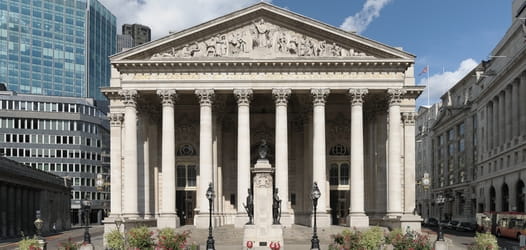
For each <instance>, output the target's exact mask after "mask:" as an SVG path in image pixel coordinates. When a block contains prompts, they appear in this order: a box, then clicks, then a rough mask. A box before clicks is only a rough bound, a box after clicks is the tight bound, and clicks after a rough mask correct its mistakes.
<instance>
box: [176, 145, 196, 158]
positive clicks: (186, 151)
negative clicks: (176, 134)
mask: <svg viewBox="0 0 526 250" xmlns="http://www.w3.org/2000/svg"><path fill="white" fill-rule="evenodd" d="M194 155H195V150H194V147H193V146H192V145H190V144H183V145H181V146H180V147H179V149H178V150H177V156H194Z"/></svg>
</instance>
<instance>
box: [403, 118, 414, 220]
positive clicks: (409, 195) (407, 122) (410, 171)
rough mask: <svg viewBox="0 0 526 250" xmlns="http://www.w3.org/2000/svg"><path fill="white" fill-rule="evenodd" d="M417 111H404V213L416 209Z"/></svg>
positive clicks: (410, 212) (411, 212)
mask: <svg viewBox="0 0 526 250" xmlns="http://www.w3.org/2000/svg"><path fill="white" fill-rule="evenodd" d="M415 117H416V114H415V112H404V113H402V120H403V121H404V135H405V138H404V169H405V171H404V173H405V175H404V194H405V197H404V201H405V203H404V213H405V214H413V211H414V209H415V185H416V184H415V179H416V176H415Z"/></svg>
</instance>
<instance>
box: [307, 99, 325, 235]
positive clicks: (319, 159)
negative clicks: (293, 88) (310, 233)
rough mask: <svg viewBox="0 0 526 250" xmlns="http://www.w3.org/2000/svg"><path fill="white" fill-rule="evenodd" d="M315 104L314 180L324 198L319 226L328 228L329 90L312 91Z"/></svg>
mask: <svg viewBox="0 0 526 250" xmlns="http://www.w3.org/2000/svg"><path fill="white" fill-rule="evenodd" d="M310 93H311V95H312V104H313V119H314V121H313V136H312V137H313V142H312V152H313V153H312V178H313V181H314V182H317V183H318V188H319V189H320V191H321V193H322V196H323V195H325V196H326V197H321V198H320V199H319V200H318V208H317V209H318V213H319V215H318V222H317V223H318V226H320V227H328V226H329V225H330V216H329V214H328V213H327V210H328V207H327V200H328V199H327V198H328V196H330V193H329V189H328V188H327V177H326V158H325V151H326V146H325V103H326V101H327V97H328V96H329V93H330V90H329V89H311V91H310Z"/></svg>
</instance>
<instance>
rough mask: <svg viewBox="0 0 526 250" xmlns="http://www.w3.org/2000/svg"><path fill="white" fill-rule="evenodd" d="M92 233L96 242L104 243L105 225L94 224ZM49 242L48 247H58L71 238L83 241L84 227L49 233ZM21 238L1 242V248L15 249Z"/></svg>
mask: <svg viewBox="0 0 526 250" xmlns="http://www.w3.org/2000/svg"><path fill="white" fill-rule="evenodd" d="M89 232H90V235H91V241H92V242H93V243H95V242H97V243H98V242H99V241H100V242H101V243H102V235H103V233H104V227H103V226H92V227H90V229H89ZM45 239H46V242H47V249H48V250H52V249H58V248H59V246H60V243H62V242H66V241H68V239H71V241H73V242H77V243H78V242H82V241H83V239H84V228H73V229H71V230H68V231H64V232H61V233H58V234H54V235H48V236H46V237H45ZM18 240H19V239H14V240H10V241H5V242H0V249H2V250H3V249H15V248H16V247H17V242H18Z"/></svg>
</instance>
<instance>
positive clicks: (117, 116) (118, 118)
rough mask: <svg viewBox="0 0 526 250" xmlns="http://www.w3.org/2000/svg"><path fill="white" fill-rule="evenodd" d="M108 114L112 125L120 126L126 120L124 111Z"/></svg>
mask: <svg viewBox="0 0 526 250" xmlns="http://www.w3.org/2000/svg"><path fill="white" fill-rule="evenodd" d="M108 116H109V120H110V125H111V126H112V127H120V126H121V125H122V121H124V114H123V113H110V114H109V115H108Z"/></svg>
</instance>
